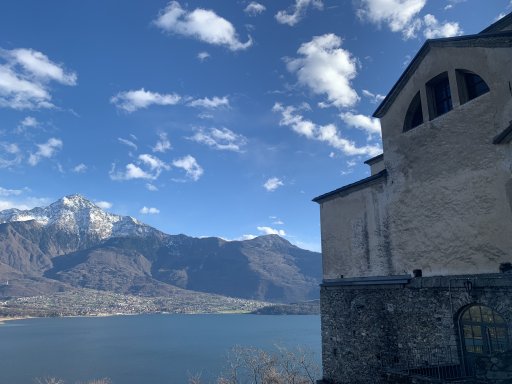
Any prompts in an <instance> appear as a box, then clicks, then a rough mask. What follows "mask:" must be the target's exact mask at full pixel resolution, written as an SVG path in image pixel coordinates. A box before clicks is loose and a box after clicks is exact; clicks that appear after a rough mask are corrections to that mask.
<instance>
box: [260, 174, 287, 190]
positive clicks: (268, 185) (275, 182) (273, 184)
mask: <svg viewBox="0 0 512 384" xmlns="http://www.w3.org/2000/svg"><path fill="white" fill-rule="evenodd" d="M283 185H284V183H283V182H282V180H280V179H279V178H277V177H271V178H270V179H268V180H267V181H265V183H264V184H263V188H265V189H266V190H267V191H269V192H274V191H275V190H276V189H277V188H279V187H282V186H283Z"/></svg>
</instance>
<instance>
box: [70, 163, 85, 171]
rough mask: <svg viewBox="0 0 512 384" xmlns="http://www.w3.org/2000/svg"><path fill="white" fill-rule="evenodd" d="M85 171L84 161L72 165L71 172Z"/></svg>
mask: <svg viewBox="0 0 512 384" xmlns="http://www.w3.org/2000/svg"><path fill="white" fill-rule="evenodd" d="M85 171H87V165H85V164H84V163H80V164H78V165H76V166H75V167H73V172H75V173H84V172H85Z"/></svg>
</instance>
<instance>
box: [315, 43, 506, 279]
mask: <svg viewBox="0 0 512 384" xmlns="http://www.w3.org/2000/svg"><path fill="white" fill-rule="evenodd" d="M456 69H464V70H469V71H473V72H475V73H477V74H479V75H480V76H481V77H482V78H483V79H484V80H485V81H486V83H487V84H488V86H489V88H490V92H489V93H487V94H484V95H482V96H480V97H478V98H476V99H474V100H471V101H469V102H467V103H465V104H462V105H460V99H459V96H458V87H457V83H456V78H457V76H456ZM445 71H446V72H448V76H449V79H450V86H451V93H452V102H453V110H452V111H450V112H448V113H446V114H444V115H441V116H439V117H437V118H434V119H432V120H429V115H428V107H427V98H426V95H427V92H426V86H425V84H426V83H427V82H428V81H429V80H430V79H432V78H433V77H435V76H437V75H438V74H439V73H442V72H445ZM510 82H512V48H510V47H509V48H496V47H494V48H484V47H464V48H462V47H446V46H444V47H436V46H433V47H432V48H431V49H430V51H429V52H428V54H427V55H426V57H425V58H424V59H423V60H422V61H421V63H420V64H419V66H418V68H417V69H416V71H415V72H414V73H413V74H412V76H411V77H410V79H409V80H408V82H407V83H406V84H405V86H404V88H403V89H402V90H401V92H400V94H399V95H398V96H397V98H396V100H395V101H394V102H393V104H392V105H391V106H390V107H389V110H388V111H387V112H386V114H385V115H384V116H383V117H382V118H381V125H382V135H383V148H384V164H385V167H386V170H387V172H388V177H387V179H386V180H384V181H382V182H381V184H380V185H374V184H373V185H371V186H369V187H368V188H366V189H362V190H356V191H354V192H352V193H348V194H345V195H339V196H336V197H332V198H330V199H327V200H326V201H323V202H322V203H321V222H322V252H323V260H324V278H334V277H336V276H338V275H344V276H345V277H352V276H371V275H393V274H401V273H403V272H411V271H412V270H413V269H422V270H423V272H424V275H437V274H460V273H492V272H496V271H498V267H499V264H500V263H502V262H508V261H512V236H511V234H512V230H511V228H512V144H511V143H508V144H500V145H495V144H493V143H492V140H493V138H494V137H495V136H496V135H497V134H498V133H500V132H501V131H503V130H504V129H505V128H506V127H507V126H508V125H509V122H510V121H511V120H512V90H511V85H510ZM418 91H420V94H421V98H422V107H423V108H422V109H423V115H424V120H425V123H424V124H422V125H420V126H418V127H416V128H414V129H412V130H410V131H407V132H405V133H404V132H403V124H404V119H405V114H406V112H407V109H408V107H409V103H410V102H411V100H412V98H413V97H414V95H415V94H416V93H417V92H418Z"/></svg>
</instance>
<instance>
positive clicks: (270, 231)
mask: <svg viewBox="0 0 512 384" xmlns="http://www.w3.org/2000/svg"><path fill="white" fill-rule="evenodd" d="M257 230H258V231H260V232H262V233H264V234H265V235H279V236H286V232H285V231H284V229H274V228H271V227H257Z"/></svg>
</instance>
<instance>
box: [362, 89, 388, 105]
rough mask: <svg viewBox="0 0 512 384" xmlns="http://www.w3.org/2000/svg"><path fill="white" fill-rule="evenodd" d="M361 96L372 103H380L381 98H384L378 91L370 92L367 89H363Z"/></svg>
mask: <svg viewBox="0 0 512 384" xmlns="http://www.w3.org/2000/svg"><path fill="white" fill-rule="evenodd" d="M363 96H364V97H367V98H368V99H370V102H371V103H372V104H377V103H380V102H381V101H382V100H384V99H385V98H386V96H384V95H381V94H378V93H372V92H370V91H368V90H367V89H363Z"/></svg>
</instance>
